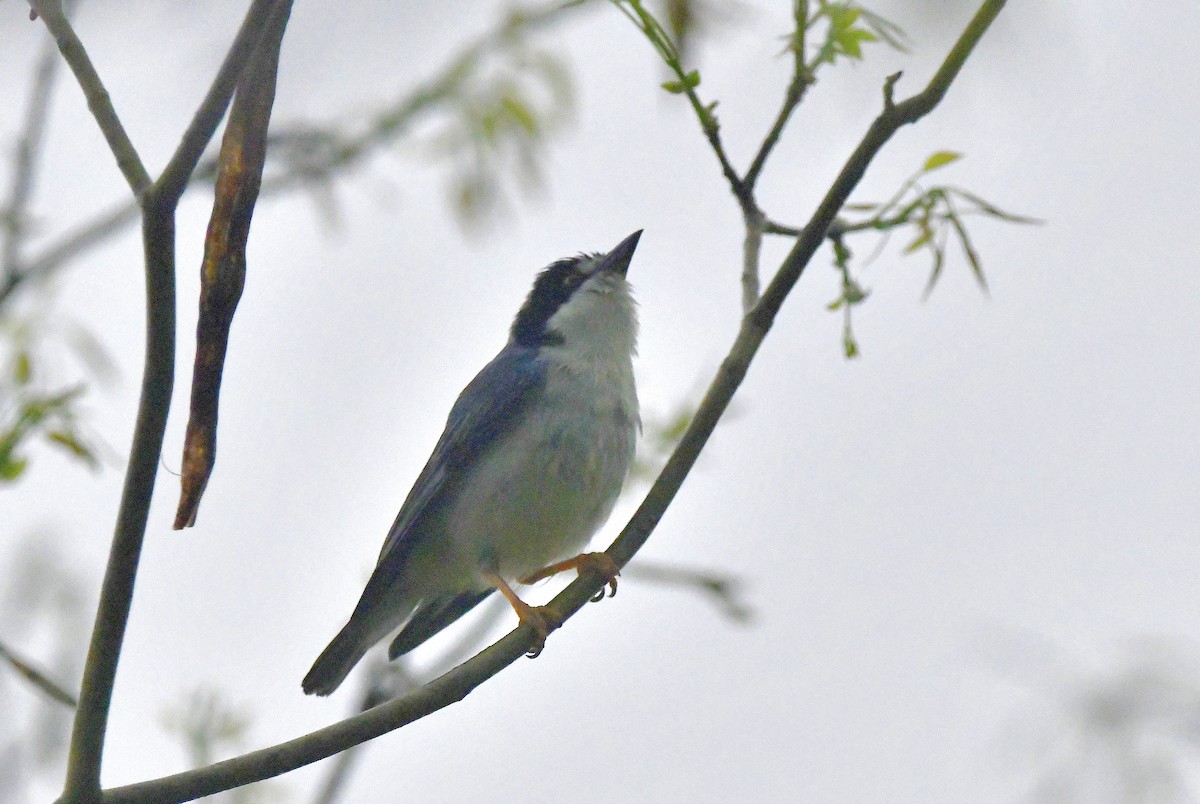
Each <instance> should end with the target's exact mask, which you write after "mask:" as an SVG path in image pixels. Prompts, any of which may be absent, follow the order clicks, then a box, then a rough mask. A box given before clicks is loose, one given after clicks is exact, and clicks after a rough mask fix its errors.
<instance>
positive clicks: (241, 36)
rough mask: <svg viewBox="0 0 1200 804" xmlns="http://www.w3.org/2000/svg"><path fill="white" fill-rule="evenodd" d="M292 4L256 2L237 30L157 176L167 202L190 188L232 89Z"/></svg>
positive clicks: (226, 105)
mask: <svg viewBox="0 0 1200 804" xmlns="http://www.w3.org/2000/svg"><path fill="white" fill-rule="evenodd" d="M291 8H292V4H291V3H290V2H277V0H253V2H252V3H251V4H250V10H249V11H248V12H246V18H245V19H244V20H243V21H242V27H241V28H240V29H239V30H238V33H237V37H236V38H234V40H233V44H232V45H231V46H230V48H229V52H228V53H226V54H225V60H224V61H223V62H222V63H221V67H220V69H219V70H217V75H216V78H214V79H213V82H212V86H210V87H209V89H208V94H206V95H205V96H204V100H203V101H201V103H200V107H199V108H198V109H197V110H196V114H195V116H194V117H193V118H192V122H191V124H190V125H189V126H188V128H187V131H186V132H184V134H183V137H182V139H181V140H180V142H179V147H177V148H176V149H175V153H174V154H173V155H172V156H171V161H169V162H168V163H167V166H166V168H164V169H163V172H162V175H161V176H159V177H158V182H157V184H158V191H159V192H160V193H161V194H162V197H163V199H164V200H168V199H169V200H171V201H173V202H174V201H178V200H179V197H180V196H182V195H183V191H184V189H185V188H186V187H187V183H188V180H189V179H191V177H192V171H194V170H195V169H196V165H197V164H198V163H199V162H200V157H201V156H202V155H203V154H204V149H205V148H207V147H208V143H209V142H210V141H211V140H212V137H213V133H214V132H215V131H216V130H217V126H218V125H220V123H221V118H222V117H224V116H225V110H226V109H227V108H229V101H230V99H231V98H232V97H233V90H234V89H235V88H236V87H237V82H238V78H239V77H240V76H241V74H242V68H243V67H245V65H246V62H247V61H248V60H249V58H250V55H251V54H252V53H253V52H254V49H255V48H256V47H258V43H259V42H260V41H261V40H262V37H263V35H264V34H265V33H266V31H268V30H273V29H275V28H276V27H277V26H279V25H286V24H287V18H288V15H289V14H290V13H291Z"/></svg>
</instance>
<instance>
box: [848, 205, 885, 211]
mask: <svg viewBox="0 0 1200 804" xmlns="http://www.w3.org/2000/svg"><path fill="white" fill-rule="evenodd" d="M878 207H879V205H878V204H866V203H862V204H846V205H845V206H844V207H842V209H845V210H848V211H850V212H871V211H873V210H875V209H877V208H878Z"/></svg>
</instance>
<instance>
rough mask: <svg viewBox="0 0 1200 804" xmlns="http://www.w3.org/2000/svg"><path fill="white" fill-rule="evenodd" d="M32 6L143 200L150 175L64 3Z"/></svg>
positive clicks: (53, 0) (48, 0)
mask: <svg viewBox="0 0 1200 804" xmlns="http://www.w3.org/2000/svg"><path fill="white" fill-rule="evenodd" d="M29 5H30V6H31V7H32V8H33V9H34V11H36V12H37V15H38V16H39V17H41V18H42V21H43V22H44V23H45V24H46V28H47V29H48V30H49V31H50V33H51V34H52V35H53V36H54V42H55V44H57V45H58V50H59V52H60V53H62V55H63V58H64V59H65V60H66V62H67V65H68V66H69V67H70V68H71V72H73V73H75V79H76V80H77V81H78V82H79V87H80V89H82V90H83V94H84V97H86V98H87V104H88V109H90V110H91V112H92V116H93V117H94V118H96V123H97V125H99V126H100V131H101V132H102V133H103V134H104V139H105V140H107V141H108V147H109V149H110V150H111V151H112V152H113V156H115V157H116V159H117V167H119V168H120V169H121V175H123V176H124V177H125V181H126V182H127V183H128V184H129V189H131V190H133V194H134V196H137V197H140V196H141V195H142V193H143V192H145V191H146V189H147V188H149V186H150V174H149V173H147V172H146V168H145V167H144V166H143V165H142V160H141V157H139V156H138V153H137V149H136V148H134V147H133V143H132V142H131V141H130V140H129V135H128V134H126V133H125V126H124V125H122V124H121V119H120V118H119V117H117V111H116V109H114V108H113V105H112V99H111V98H110V97H109V95H108V90H106V89H105V88H104V82H103V81H101V80H100V75H99V74H98V73H97V72H96V68H95V67H94V66H92V60H91V59H90V58H89V57H88V54H87V51H86V50H84V48H83V43H82V42H80V41H79V37H78V36H76V35H75V30H74V29H73V28H72V27H71V23H70V22H68V21H67V17H66V15H65V14H64V13H63V9H62V3H61V2H60V0H29Z"/></svg>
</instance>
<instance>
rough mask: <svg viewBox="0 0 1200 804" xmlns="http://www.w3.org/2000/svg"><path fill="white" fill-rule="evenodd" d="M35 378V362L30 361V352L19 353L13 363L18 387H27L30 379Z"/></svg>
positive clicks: (22, 351)
mask: <svg viewBox="0 0 1200 804" xmlns="http://www.w3.org/2000/svg"><path fill="white" fill-rule="evenodd" d="M32 376H33V362H32V361H31V360H30V357H29V352H26V351H25V350H24V349H22V350H21V351H20V352H18V353H17V359H16V360H14V361H13V379H14V380H16V383H17V385H27V384H28V383H29V379H30V377H32Z"/></svg>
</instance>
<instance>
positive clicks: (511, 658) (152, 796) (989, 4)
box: [103, 0, 1005, 802]
mask: <svg viewBox="0 0 1200 804" xmlns="http://www.w3.org/2000/svg"><path fill="white" fill-rule="evenodd" d="M1004 2H1005V0H986V2H984V4H983V5H982V7H981V8H980V10H979V12H978V13H977V14H976V16H975V18H974V19H973V20H972V21H971V23H970V24H969V25H968V26H967V28H966V30H965V31H964V32H963V34H962V36H961V37H960V38H959V40H958V42H957V43H956V44H955V46H954V48H953V49H952V50H951V52H950V55H949V56H948V57H947V59H946V62H945V63H943V65H942V67H941V69H939V70H938V72H937V74H936V75H935V76H934V78H933V80H932V81H931V82H930V84H929V86H928V87H927V88H926V89H925V90H924V91H923V92H921V93H920V94H919V95H916V96H914V97H913V98H910V99H909V100H906V101H904V102H902V103H899V104H894V105H891V106H889V107H887V108H885V110H884V112H883V113H882V114H881V115H880V116H879V117H878V118H877V119H876V121H875V122H874V123H873V124H872V126H871V128H870V129H869V130H868V131H867V134H866V136H865V137H864V139H863V141H862V142H861V143H860V145H859V146H858V148H857V149H855V151H854V153H853V154H852V155H851V157H850V159H849V160H848V161H847V163H846V165H845V167H843V169H842V171H841V173H840V174H839V176H838V179H837V181H836V182H835V183H834V185H833V186H832V187H831V188H830V190H829V192H828V193H827V194H826V196H825V199H824V200H823V201H822V202H821V205H820V206H819V207H818V208H817V210H816V212H815V213H814V214H813V217H812V220H811V221H810V222H809V224H808V225H807V226H805V227H804V230H803V233H802V235H801V237H800V240H799V242H798V243H797V244H796V247H795V248H793V249H792V252H791V253H790V254H789V255H788V257H787V258H786V259H785V260H784V262H783V264H782V266H781V267H780V269H779V271H778V273H777V274H776V276H775V278H774V280H772V282H771V285H770V286H769V287H768V289H767V292H766V293H765V294H764V296H763V298H762V299H761V300H760V301H759V303H758V304H757V305H756V306H755V308H754V310H753V311H751V313H750V314H748V315H747V316H746V317H745V318H744V319H743V321H742V326H741V328H740V330H739V332H738V335H737V338H736V340H735V341H734V344H733V347H732V349H731V350H730V352H729V355H728V356H727V357H726V359H725V361H724V362H723V363H722V365H721V367H720V369H719V370H718V372H717V376H716V377H715V378H714V380H713V382H712V385H711V386H710V387H709V390H708V392H707V394H706V395H705V397H704V400H703V402H701V404H700V407H699V408H698V409H697V410H696V414H695V416H694V417H693V419H692V422H691V424H690V425H689V426H688V429H687V431H686V432H685V433H684V435H683V438H682V439H681V440H680V443H679V446H678V447H677V448H676V449H675V451H674V452H673V453H672V455H671V457H670V458H669V459H668V460H667V463H666V465H665V466H664V467H663V470H662V472H661V473H660V474H659V476H658V479H657V480H655V482H654V485H653V486H651V488H650V491H649V492H648V493H647V495H646V497H645V499H644V500H643V501H642V504H641V505H640V506H639V507H638V510H637V511H636V512H635V513H634V515H633V517H632V518H631V519H630V520H629V523H628V524H627V525H626V526H625V528H624V529H623V530H622V531H621V534H620V536H618V537H617V539H616V541H614V542H613V544H612V545H611V546H610V547H609V549H608V551H607V552H608V555H609V556H610V557H611V558H612V559H613V560H614V561H615V562H616V563H617V564H618V565H619V566H624V565H625V564H627V563H628V562H629V560H630V558H632V557H633V555H634V554H635V553H636V552H637V551H638V550H639V549H641V547H642V545H644V544H645V543H646V540H647V539H648V538H649V536H650V533H651V532H652V531H653V530H654V528H655V526H656V525H657V524H658V522H659V520H660V519H661V518H662V515H663V513H664V512H665V511H666V509H667V506H668V505H670V503H671V501H672V500H673V499H674V497H675V495H676V493H678V491H679V488H680V487H681V486H682V484H683V481H684V479H685V478H686V477H687V475H688V472H689V471H690V470H691V468H692V466H693V464H695V462H696V459H697V458H698V457H699V455H700V451H701V450H702V449H703V447H704V445H705V444H706V443H707V441H708V438H709V436H711V435H712V433H713V430H714V429H715V428H716V425H717V422H718V421H719V420H720V418H721V415H722V414H723V413H724V412H725V409H726V408H727V407H728V405H729V402H730V400H731V399H732V398H733V395H734V393H735V392H736V391H737V389H738V386H739V385H740V384H741V382H742V380H743V379H744V378H745V376H746V371H747V370H748V368H749V366H750V363H751V362H752V360H753V359H754V355H755V353H756V352H757V350H758V347H759V345H760V344H761V343H762V340H763V338H764V337H765V336H766V334H767V332H768V330H769V329H770V327H771V324H772V323H773V321H774V317H775V315H776V313H778V311H779V308H780V306H781V305H782V303H783V301H784V299H785V298H786V297H787V295H788V293H789V292H790V291H791V289H792V287H793V286H794V285H795V283H796V280H798V279H799V277H800V275H801V273H802V271H803V270H804V266H805V264H806V263H807V262H808V260H810V259H811V258H812V255H813V254H814V253H815V252H816V249H817V248H818V247H819V246H820V244H821V242H822V241H823V240H824V238H825V232H826V230H827V229H828V228H829V225H830V223H831V222H832V221H833V219H834V216H835V215H836V213H837V211H838V209H840V208H841V206H842V205H843V204H844V203H845V200H846V198H848V197H849V195H850V193H851V191H852V190H853V189H854V187H855V185H856V184H857V183H858V182H859V180H860V179H861V178H862V175H863V173H864V172H865V171H866V168H867V166H868V165H869V164H870V162H871V159H872V158H873V157H874V156H875V154H876V153H878V151H879V149H880V148H881V147H882V146H883V145H884V144H885V143H886V142H887V140H888V138H890V137H891V135H892V134H893V133H895V131H896V130H897V129H899V128H900V126H902V125H904V124H906V123H912V122H915V121H916V120H918V119H920V118H921V117H922V116H924V115H925V114H927V113H928V112H929V111H931V110H932V109H933V108H934V106H936V105H937V103H938V101H939V100H941V98H942V96H943V95H944V94H945V92H946V89H947V88H948V87H949V85H950V83H951V82H952V81H953V79H954V77H955V76H956V75H957V74H958V71H959V70H960V69H961V68H962V65H963V63H964V61H965V60H966V58H967V56H968V55H969V54H970V52H971V50H972V49H973V48H974V47H975V45H976V44H977V43H978V42H979V39H980V38H981V37H982V36H983V33H984V32H985V31H986V30H987V27H988V25H990V23H991V22H992V20H994V19H995V17H996V15H997V14H999V12H1000V10H1001V9H1002V8H1003V6H1004ZM604 585H605V584H604V579H603V578H601V577H600V576H599V575H597V574H593V573H586V574H584V575H582V576H581V577H579V578H577V579H576V580H575V581H573V582H572V583H571V584H570V585H569V586H567V588H566V589H564V590H563V591H562V592H561V593H559V595H558V596H557V597H555V598H554V600H552V601H551V602H550V604H549V605H550V607H551V608H552V609H553V610H554V611H555V612H557V613H558V614H560V615H561V616H562V619H563V621H564V622H565V621H566V620H567V619H569V618H570V617H571V616H573V615H574V614H575V613H576V612H577V611H579V610H580V609H581V608H583V606H584V605H585V604H586V603H587V602H588V600H590V599H591V598H592V597H593V596H594V595H595V594H596V593H597V592H599V591H600V590H601V589H602V588H603V587H604ZM533 639H534V633H533V629H532V628H531V627H529V626H525V625H521V626H518V627H517V628H516V629H515V630H513V631H511V632H510V633H509V634H508V635H507V636H505V637H503V638H502V639H500V640H499V641H498V642H496V643H495V644H494V645H492V646H490V647H488V648H486V649H484V650H483V651H481V652H480V653H478V654H476V655H475V656H474V657H472V658H471V659H468V660H467V661H466V662H464V663H463V664H461V665H459V666H458V667H456V668H454V669H453V670H451V671H449V672H447V673H445V674H444V675H442V676H440V677H438V678H437V679H435V680H433V681H431V682H430V683H429V684H427V685H425V686H423V687H421V688H420V689H417V690H414V691H413V692H411V693H409V694H407V695H405V696H403V697H401V698H397V699H396V700H394V701H391V702H389V703H386V704H382V705H380V706H378V707H376V708H374V709H372V710H370V711H368V712H364V713H362V714H360V715H356V716H354V717H351V718H347V719H346V720H343V721H341V722H339V723H335V724H333V725H331V726H327V727H325V728H323V729H320V730H318V731H315V732H312V733H310V734H308V735H305V736H303V737H298V738H296V739H294V740H290V741H288V742H285V743H281V744H279V745H276V746H272V747H270V748H264V749H261V750H259V751H254V752H252V753H249V754H245V755H243V756H240V757H236V758H234V759H229V760H226V761H224V762H218V763H216V764H214V765H210V766H208V767H204V768H197V769H195V770H191V771H186V772H184V773H180V774H175V775H172V776H167V777H163V778H161V779H156V780H153V781H148V782H143V783H141V784H135V785H129V786H126V787H120V788H114V789H112V790H109V791H107V792H106V794H105V796H104V799H103V800H104V801H105V802H143V801H155V802H176V801H188V800H191V799H194V798H199V797H201V796H205V795H210V794H212V793H216V792H220V791H222V790H228V789H230V788H232V787H236V786H240V785H245V784H249V783H251V782H256V781H260V780H262V779H267V778H270V777H272V776H277V775H279V774H282V773H286V772H287V771H290V770H294V769H296V768H299V767H302V766H304V765H307V764H310V763H312V762H316V761H318V760H320V759H324V758H326V757H328V756H332V755H333V754H336V753H338V752H339V751H344V750H346V749H347V748H350V747H352V746H355V745H358V744H360V743H362V742H365V741H367V740H370V739H373V738H375V737H378V736H380V735H383V734H386V733H387V732H389V731H392V730H394V729H397V728H400V727H401V726H404V725H406V724H408V723H411V722H413V721H414V720H417V719H419V718H421V717H424V716H426V715H428V714H431V713H433V712H436V711H438V710H439V709H443V708H445V707H447V706H449V705H451V704H453V703H456V702H458V701H461V700H462V699H463V698H465V697H466V696H467V695H468V694H469V693H470V692H471V691H472V690H474V689H475V688H476V687H478V686H479V685H480V684H482V683H484V682H485V681H487V680H488V679H489V678H491V677H492V676H494V675H496V674H497V673H499V672H500V671H501V670H503V669H504V668H505V667H507V666H508V665H510V664H512V663H514V662H515V661H517V659H519V658H521V656H523V655H525V652H526V651H527V650H528V649H529V648H530V646H531V645H532V644H533Z"/></svg>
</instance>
